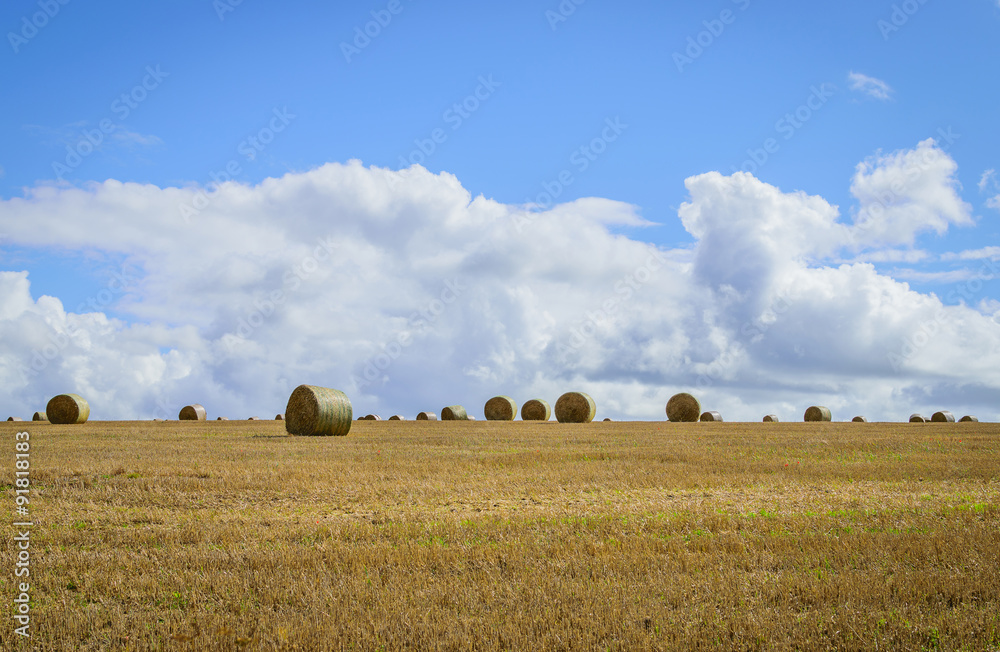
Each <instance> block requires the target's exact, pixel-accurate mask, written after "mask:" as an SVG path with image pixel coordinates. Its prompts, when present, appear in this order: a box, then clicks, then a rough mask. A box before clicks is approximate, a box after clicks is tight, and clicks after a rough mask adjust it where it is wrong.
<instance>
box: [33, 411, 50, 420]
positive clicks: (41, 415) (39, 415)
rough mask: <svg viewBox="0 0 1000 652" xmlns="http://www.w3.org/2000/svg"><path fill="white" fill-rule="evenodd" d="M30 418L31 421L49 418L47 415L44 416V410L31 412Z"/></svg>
mask: <svg viewBox="0 0 1000 652" xmlns="http://www.w3.org/2000/svg"><path fill="white" fill-rule="evenodd" d="M31 420H32V421H48V420H49V418H48V417H47V416H45V413H44V412H35V413H34V414H33V415H32V416H31Z"/></svg>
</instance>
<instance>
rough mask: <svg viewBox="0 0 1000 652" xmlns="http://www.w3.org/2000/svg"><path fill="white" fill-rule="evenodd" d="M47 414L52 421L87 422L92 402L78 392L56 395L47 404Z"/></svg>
mask: <svg viewBox="0 0 1000 652" xmlns="http://www.w3.org/2000/svg"><path fill="white" fill-rule="evenodd" d="M45 414H47V415H48V417H49V422H50V423H56V424H66V423H87V419H89V418H90V404H89V403H87V401H86V400H85V399H84V398H83V397H81V396H79V395H77V394H60V395H59V396H54V397H52V399H51V400H50V401H49V403H48V405H46V406H45Z"/></svg>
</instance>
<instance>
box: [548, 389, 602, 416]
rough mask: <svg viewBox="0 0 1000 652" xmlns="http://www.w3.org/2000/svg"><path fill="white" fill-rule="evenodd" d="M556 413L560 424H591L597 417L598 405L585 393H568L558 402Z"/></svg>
mask: <svg viewBox="0 0 1000 652" xmlns="http://www.w3.org/2000/svg"><path fill="white" fill-rule="evenodd" d="M555 412H556V421H558V422H559V423H590V422H591V421H593V420H594V417H595V416H597V405H596V404H595V403H594V399H592V398H590V396H589V395H587V394H584V393H583V392H566V393H565V394H563V395H562V396H560V397H559V400H557V401H556V409H555Z"/></svg>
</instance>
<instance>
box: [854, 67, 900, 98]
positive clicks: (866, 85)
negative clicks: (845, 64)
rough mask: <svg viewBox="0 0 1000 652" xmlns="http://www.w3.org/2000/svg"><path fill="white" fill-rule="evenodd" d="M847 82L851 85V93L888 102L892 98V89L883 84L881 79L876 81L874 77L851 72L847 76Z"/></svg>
mask: <svg viewBox="0 0 1000 652" xmlns="http://www.w3.org/2000/svg"><path fill="white" fill-rule="evenodd" d="M847 81H848V82H849V83H850V85H851V90H852V91H859V92H861V93H864V94H865V95H868V96H869V97H873V98H875V99H876V100H883V101H884V100H888V99H890V97H891V96H892V92H893V91H892V89H891V88H890V87H889V84H887V83H885V82H884V81H882V80H881V79H876V78H875V77H869V76H868V75H865V74H862V73H860V72H854V71H851V72H850V73H849V74H848V75H847Z"/></svg>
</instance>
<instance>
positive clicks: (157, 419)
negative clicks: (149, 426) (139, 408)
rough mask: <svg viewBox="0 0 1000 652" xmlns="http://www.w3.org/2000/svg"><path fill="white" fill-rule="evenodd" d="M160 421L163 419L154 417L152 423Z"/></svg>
mask: <svg viewBox="0 0 1000 652" xmlns="http://www.w3.org/2000/svg"><path fill="white" fill-rule="evenodd" d="M162 421H163V419H161V418H160V417H156V418H155V419H153V423H160V422H162Z"/></svg>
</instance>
